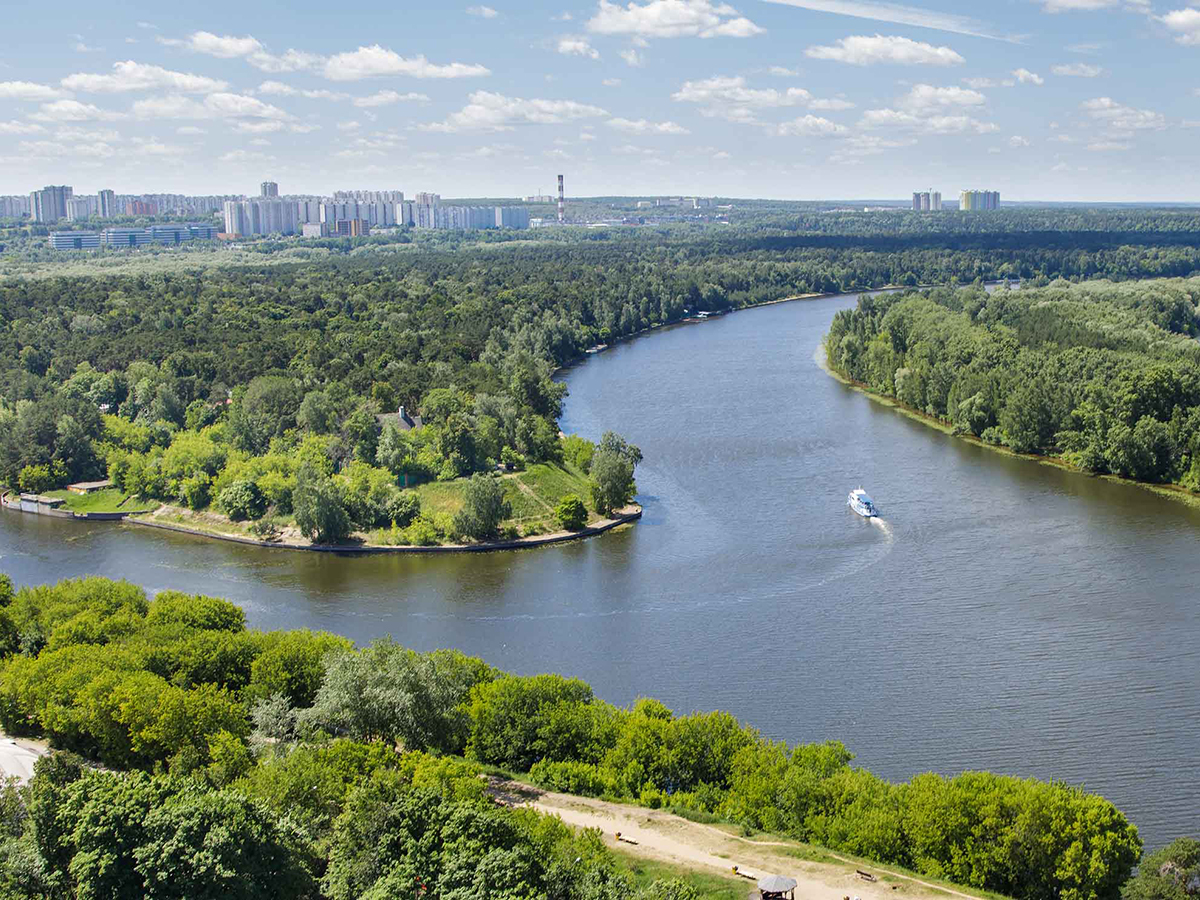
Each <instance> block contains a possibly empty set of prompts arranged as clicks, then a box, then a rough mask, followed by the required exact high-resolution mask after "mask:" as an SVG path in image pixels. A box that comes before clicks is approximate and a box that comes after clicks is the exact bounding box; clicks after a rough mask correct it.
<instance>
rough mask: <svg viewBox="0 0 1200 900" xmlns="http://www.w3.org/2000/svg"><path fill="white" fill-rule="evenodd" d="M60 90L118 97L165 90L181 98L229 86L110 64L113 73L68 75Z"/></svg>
mask: <svg viewBox="0 0 1200 900" xmlns="http://www.w3.org/2000/svg"><path fill="white" fill-rule="evenodd" d="M60 83H61V84H62V86H63V87H64V88H67V89H68V90H72V91H84V92H86V93H122V92H125V91H147V90H153V89H155V88H165V89H167V90H172V91H180V92H182V93H185V94H208V93H212V92H214V91H223V90H226V89H227V88H228V87H229V82H227V81H220V80H218V79H216V78H206V77H205V76H203V75H192V74H190V73H185V72H172V71H171V70H170V69H164V68H163V67H162V66H150V65H146V64H144V63H138V62H134V61H133V60H132V59H129V60H126V61H125V62H117V63H113V71H112V72H109V73H105V74H87V73H84V72H78V73H76V74H74V75H68V76H67V77H66V78H64V79H63V80H62V81H61V82H60Z"/></svg>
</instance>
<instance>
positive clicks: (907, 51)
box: [804, 34, 965, 66]
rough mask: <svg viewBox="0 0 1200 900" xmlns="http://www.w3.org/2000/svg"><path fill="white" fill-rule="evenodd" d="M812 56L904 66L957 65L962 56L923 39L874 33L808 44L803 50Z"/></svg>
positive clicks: (838, 60)
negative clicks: (829, 44) (825, 44)
mask: <svg viewBox="0 0 1200 900" xmlns="http://www.w3.org/2000/svg"><path fill="white" fill-rule="evenodd" d="M804 53H805V55H806V56H809V57H811V58H813V59H828V60H833V61H835V62H844V63H850V64H852V65H856V66H869V65H873V64H875V63H891V64H895V65H903V66H957V65H962V63H964V62H965V60H964V59H963V58H962V57H961V56H959V55H958V54H957V53H955V52H954V51H953V50H951V49H950V48H949V47H935V46H933V45H932V44H926V43H924V42H922V41H914V40H910V39H909V38H906V37H896V36H894V35H892V36H885V35H882V34H877V35H875V36H874V37H869V36H867V35H853V36H851V37H847V38H842V39H841V40H840V41H838V42H837V44H836V45H835V46H832V47H820V46H818V47H809V48H808V49H807V50H805V51H804Z"/></svg>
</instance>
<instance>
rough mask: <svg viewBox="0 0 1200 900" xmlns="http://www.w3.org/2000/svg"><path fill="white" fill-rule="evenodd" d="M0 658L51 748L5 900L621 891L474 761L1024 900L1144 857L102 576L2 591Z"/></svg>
mask: <svg viewBox="0 0 1200 900" xmlns="http://www.w3.org/2000/svg"><path fill="white" fill-rule="evenodd" d="M0 660H2V662H0V725H2V726H3V728H4V730H5V732H6V733H8V734H14V735H44V736H46V737H48V738H49V739H50V741H51V742H52V744H53V745H54V746H56V747H58V748H61V749H62V750H64V751H69V752H67V753H64V754H62V755H56V756H52V757H50V758H49V760H48V761H43V762H39V763H38V767H37V774H36V777H35V778H34V780H33V782H32V785H31V786H30V787H29V788H28V789H26V790H18V789H16V788H14V787H12V786H9V787H8V788H7V789H6V790H5V791H4V792H3V794H0V809H3V811H4V815H3V816H0V829H2V830H3V835H2V837H3V839H4V843H3V844H0V890H3V892H4V896H7V897H14V898H33V897H133V896H146V897H155V898H158V897H162V898H166V897H180V898H182V897H188V898H192V900H195V898H201V897H213V898H216V897H245V898H259V897H268V896H290V897H301V898H304V897H312V898H317V897H328V898H334V900H343V898H344V900H350V898H360V897H362V898H368V897H369V898H379V900H382V898H385V897H397V896H407V894H402V891H404V890H406V889H412V888H413V887H414V885H416V884H418V883H419V884H421V885H424V886H425V887H426V890H427V893H425V894H421V895H422V896H428V897H431V898H432V897H442V898H449V900H468V898H480V897H490V898H494V900H525V898H535V897H545V898H561V900H610V898H611V900H624V898H628V897H631V896H634V891H633V889H632V887H631V885H630V883H629V881H628V880H627V877H626V876H624V875H623V874H622V873H621V871H620V870H619V869H618V867H617V866H616V865H615V864H614V862H613V860H612V858H611V857H610V856H609V855H608V853H607V852H606V851H605V850H604V848H603V845H602V844H601V843H600V841H599V839H598V836H597V835H595V834H588V833H584V834H583V835H579V836H575V835H573V834H572V833H571V832H570V830H569V829H567V828H566V827H565V826H563V825H562V824H561V822H558V821H557V820H546V819H541V818H539V817H537V816H536V815H535V814H533V813H531V812H529V811H524V812H511V811H505V810H501V809H497V808H496V807H495V806H494V804H492V803H491V802H490V801H489V800H488V799H487V797H486V796H485V794H484V788H483V784H482V782H481V780H480V779H479V777H478V776H479V774H480V773H481V771H482V769H481V767H482V766H491V767H498V768H499V769H501V770H504V771H508V772H513V773H528V775H529V777H530V778H532V780H533V781H534V782H536V783H538V784H542V785H546V786H548V787H552V788H555V789H559V790H566V791H571V792H576V793H581V794H593V795H600V796H605V797H610V798H615V799H619V800H625V801H630V802H636V803H641V804H644V805H647V806H652V807H659V806H667V807H671V808H674V809H676V810H680V811H683V812H685V813H687V814H689V815H692V816H703V815H705V814H707V815H710V816H716V817H719V818H720V819H723V820H726V821H729V822H734V823H738V824H741V825H743V826H745V827H747V828H750V829H766V830H769V831H774V832H778V833H781V834H785V835H789V836H792V837H796V838H799V839H801V840H804V841H810V842H813V843H817V844H820V845H823V846H826V847H830V848H835V849H839V850H843V851H847V852H850V853H853V854H856V855H859V856H864V857H868V858H871V859H875V860H878V861H880V862H884V863H892V864H898V865H903V866H907V867H909V868H911V869H914V870H916V871H917V872H919V873H923V874H926V875H931V876H936V877H939V878H945V879H949V880H953V881H956V882H959V883H962V884H965V885H970V886H974V887H979V888H987V889H990V890H994V891H1000V892H1004V893H1007V894H1011V895H1012V896H1014V897H1018V898H1022V900H1059V898H1066V900H1105V898H1116V897H1117V896H1118V895H1119V892H1120V889H1121V887H1122V885H1123V884H1125V883H1126V882H1127V880H1128V879H1129V877H1130V875H1131V873H1132V871H1133V868H1134V866H1135V865H1136V864H1137V862H1138V860H1139V858H1140V855H1141V849H1142V845H1141V840H1140V839H1139V837H1138V834H1137V829H1136V828H1135V827H1134V826H1133V825H1131V824H1130V823H1129V822H1128V821H1127V820H1126V819H1125V817H1124V816H1123V815H1122V814H1121V813H1120V811H1119V810H1117V809H1116V808H1115V807H1114V806H1113V805H1112V804H1111V803H1109V802H1108V801H1106V800H1104V799H1103V798H1102V797H1099V796H1097V795H1095V794H1089V793H1086V792H1085V791H1083V790H1082V789H1080V788H1076V787H1071V786H1068V785H1065V784H1060V783H1045V782H1040V781H1036V780H1032V779H1030V780H1020V779H1016V778H1008V777H1004V776H1000V775H993V774H990V773H983V772H969V773H965V774H962V775H959V776H957V777H954V778H944V777H941V776H938V775H933V774H927V775H921V776H918V777H916V778H914V779H912V780H911V781H909V782H907V783H904V784H893V783H889V782H886V781H884V780H882V779H880V778H878V777H876V776H875V775H873V774H871V773H870V772H868V771H866V770H863V769H861V768H857V767H855V766H853V765H852V761H853V756H852V754H851V753H849V752H848V751H847V750H846V748H845V747H843V746H842V745H841V744H839V743H837V742H828V743H822V744H804V745H797V746H794V747H790V746H787V745H786V744H782V743H776V742H772V741H768V740H765V739H763V738H762V737H761V736H760V735H759V734H758V733H757V732H756V731H755V730H754V729H752V728H750V727H748V726H745V725H743V724H741V723H739V722H738V721H737V720H736V719H735V718H734V717H733V716H731V715H728V714H726V713H721V712H712V713H691V714H688V715H676V714H675V713H674V712H672V711H671V710H670V709H668V708H666V707H665V706H664V705H663V704H661V703H659V702H657V701H655V700H652V699H642V700H639V701H638V702H637V703H636V704H634V706H633V707H632V708H620V707H615V706H612V705H611V704H608V703H605V702H603V701H601V700H599V699H598V698H596V697H595V695H594V694H593V692H592V689H591V688H590V687H589V686H588V685H587V684H586V683H584V682H582V681H579V680H576V679H571V678H565V677H562V676H559V675H537V676H532V677H524V676H516V675H510V674H507V673H504V672H502V671H499V670H497V669H494V668H492V667H490V666H488V665H487V664H486V663H485V662H484V661H482V660H480V659H475V658H471V657H468V656H465V655H463V654H461V653H459V652H456V651H446V650H438V651H434V652H432V653H417V652H414V651H411V650H408V649H406V648H405V647H403V646H402V645H400V644H399V643H396V642H394V641H393V640H391V639H390V638H388V639H383V640H379V641H376V642H374V643H372V644H371V645H369V646H367V647H363V648H357V647H355V646H353V645H352V644H351V642H349V641H347V640H345V639H344V638H341V637H338V636H335V635H331V634H327V633H316V632H310V631H276V632H260V631H254V630H250V629H247V628H246V627H245V617H244V614H243V612H242V610H241V609H240V608H238V607H237V606H234V605H233V604H231V603H228V602H226V601H224V600H218V599H213V598H208V597H202V596H188V595H184V594H181V593H178V592H173V591H163V592H161V593H159V594H158V595H157V596H155V597H154V598H153V599H148V598H147V596H146V594H145V593H144V592H143V591H142V589H140V588H138V587H135V586H133V585H130V584H128V583H125V582H112V581H107V580H104V579H99V578H89V579H82V580H77V581H63V582H60V583H58V584H57V585H53V586H42V587H25V588H21V589H20V590H17V591H15V592H14V591H13V590H12V588H11V585H9V584H8V583H7V581H6V580H5V579H4V578H3V576H0ZM72 754H78V756H75V755H72ZM84 758H86V759H88V760H92V761H95V762H98V763H100V764H102V765H103V766H105V767H106V770H98V769H95V768H92V767H91V766H89V765H86V764H85V763H84ZM218 825H219V826H220V827H216V826H218ZM572 860H574V863H575V864H574V865H573V864H572V863H571V861H572ZM644 896H645V898H646V900H688V897H689V894H688V893H687V892H686V890H684V889H683V888H681V887H680V888H678V889H677V888H676V887H672V886H670V885H669V884H667V885H663V884H660V885H658V886H656V887H654V888H653V892H651V893H647V894H646V895H644Z"/></svg>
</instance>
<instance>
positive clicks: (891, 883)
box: [491, 781, 978, 900]
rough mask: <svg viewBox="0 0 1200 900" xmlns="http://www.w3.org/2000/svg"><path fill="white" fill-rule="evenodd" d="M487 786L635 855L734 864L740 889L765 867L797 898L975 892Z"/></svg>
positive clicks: (973, 898) (584, 800)
mask: <svg viewBox="0 0 1200 900" xmlns="http://www.w3.org/2000/svg"><path fill="white" fill-rule="evenodd" d="M491 792H492V794H493V796H495V797H496V798H497V799H498V800H499V801H500V802H502V803H506V804H508V805H512V806H529V807H532V808H533V809H537V810H539V811H540V812H545V813H550V814H552V815H556V816H558V817H559V818H561V819H562V820H563V821H564V822H566V823H567V824H568V825H573V826H575V827H577V828H598V829H600V831H601V832H602V833H603V834H604V839H605V843H607V844H608V845H609V846H612V847H617V848H619V849H621V850H624V851H625V852H627V853H632V854H634V855H636V856H642V857H645V858H647V859H653V860H657V861H659V862H666V863H674V864H680V865H683V866H685V867H688V868H698V869H707V870H710V871H714V872H720V873H721V874H724V875H731V874H732V871H733V867H734V866H735V865H736V866H737V867H738V873H739V874H740V875H743V876H751V877H749V878H747V881H746V885H747V890H749V889H750V888H752V887H753V886H754V882H755V881H757V880H758V879H759V878H761V877H762V876H764V875H788V876H790V877H792V878H795V879H796V881H797V882H798V884H799V886H798V887H797V889H796V897H797V898H798V900H843V898H847V897H850V898H855V900H884V898H886V897H893V898H894V897H896V896H897V895H903V896H904V897H906V898H923V900H924V898H934V897H942V898H944V897H947V896H955V897H961V898H966V900H977V897H978V895H976V894H970V893H966V892H963V891H959V890H955V889H953V888H949V887H943V886H941V885H935V884H930V883H928V882H924V881H921V880H920V879H917V878H913V877H911V876H909V875H903V874H901V873H899V872H894V871H891V870H889V869H887V868H884V867H880V866H874V865H872V866H865V865H863V864H860V863H855V862H853V861H851V860H849V859H845V858H844V857H841V856H838V855H837V854H834V853H828V851H823V852H825V853H826V854H827V855H828V856H831V857H833V858H834V859H836V860H840V861H839V862H812V861H809V860H805V859H802V858H799V856H800V851H801V848H802V845H801V844H799V843H796V842H789V841H776V840H769V841H757V840H752V839H750V838H744V837H741V836H739V835H735V834H730V833H729V832H726V831H723V830H722V829H720V828H717V827H714V826H712V825H702V824H699V823H697V822H692V821H689V820H687V819H684V818H682V817H680V816H676V815H673V814H671V813H668V812H664V811H662V810H655V809H644V808H642V807H637V806H628V805H625V804H620V803H608V802H605V801H603V800H594V799H591V798H588V797H575V796H572V795H570V794H556V793H553V792H549V791H541V790H538V789H536V788H531V787H529V786H528V785H522V784H516V783H514V782H501V781H493V782H492V784H491ZM618 833H619V834H620V835H621V839H620V841H618V840H617V838H616V835H617V834H618ZM860 868H861V869H862V870H863V871H866V872H869V873H870V874H871V875H874V876H876V877H877V878H878V879H880V880H878V881H875V882H871V881H867V880H865V879H863V878H862V877H860V876H859V875H858V872H857V870H858V869H860Z"/></svg>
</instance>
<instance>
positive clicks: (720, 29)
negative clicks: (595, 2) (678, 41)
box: [587, 0, 765, 38]
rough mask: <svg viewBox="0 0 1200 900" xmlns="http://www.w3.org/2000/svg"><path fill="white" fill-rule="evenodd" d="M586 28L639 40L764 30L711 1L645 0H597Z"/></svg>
mask: <svg viewBox="0 0 1200 900" xmlns="http://www.w3.org/2000/svg"><path fill="white" fill-rule="evenodd" d="M587 29H588V31H591V32H592V33H594V34H610V35H636V36H637V37H642V38H678V37H701V38H713V37H739V38H745V37H753V36H754V35H756V34H762V33H763V32H764V31H765V29H763V28H759V27H758V26H757V25H755V24H754V23H753V22H751V21H750V20H749V19H747V18H746V17H745V16H741V15H738V12H737V10H736V9H734V8H733V7H732V6H730V5H729V4H727V3H719V4H714V3H712V0H648V2H647V3H644V4H643V3H637V2H633V0H630V2H629V3H628V4H627V5H626V6H621V5H620V4H618V3H611V2H609V0H600V6H599V8H598V9H597V10H596V14H595V15H594V16H592V18H591V19H589V20H588V23H587Z"/></svg>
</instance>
